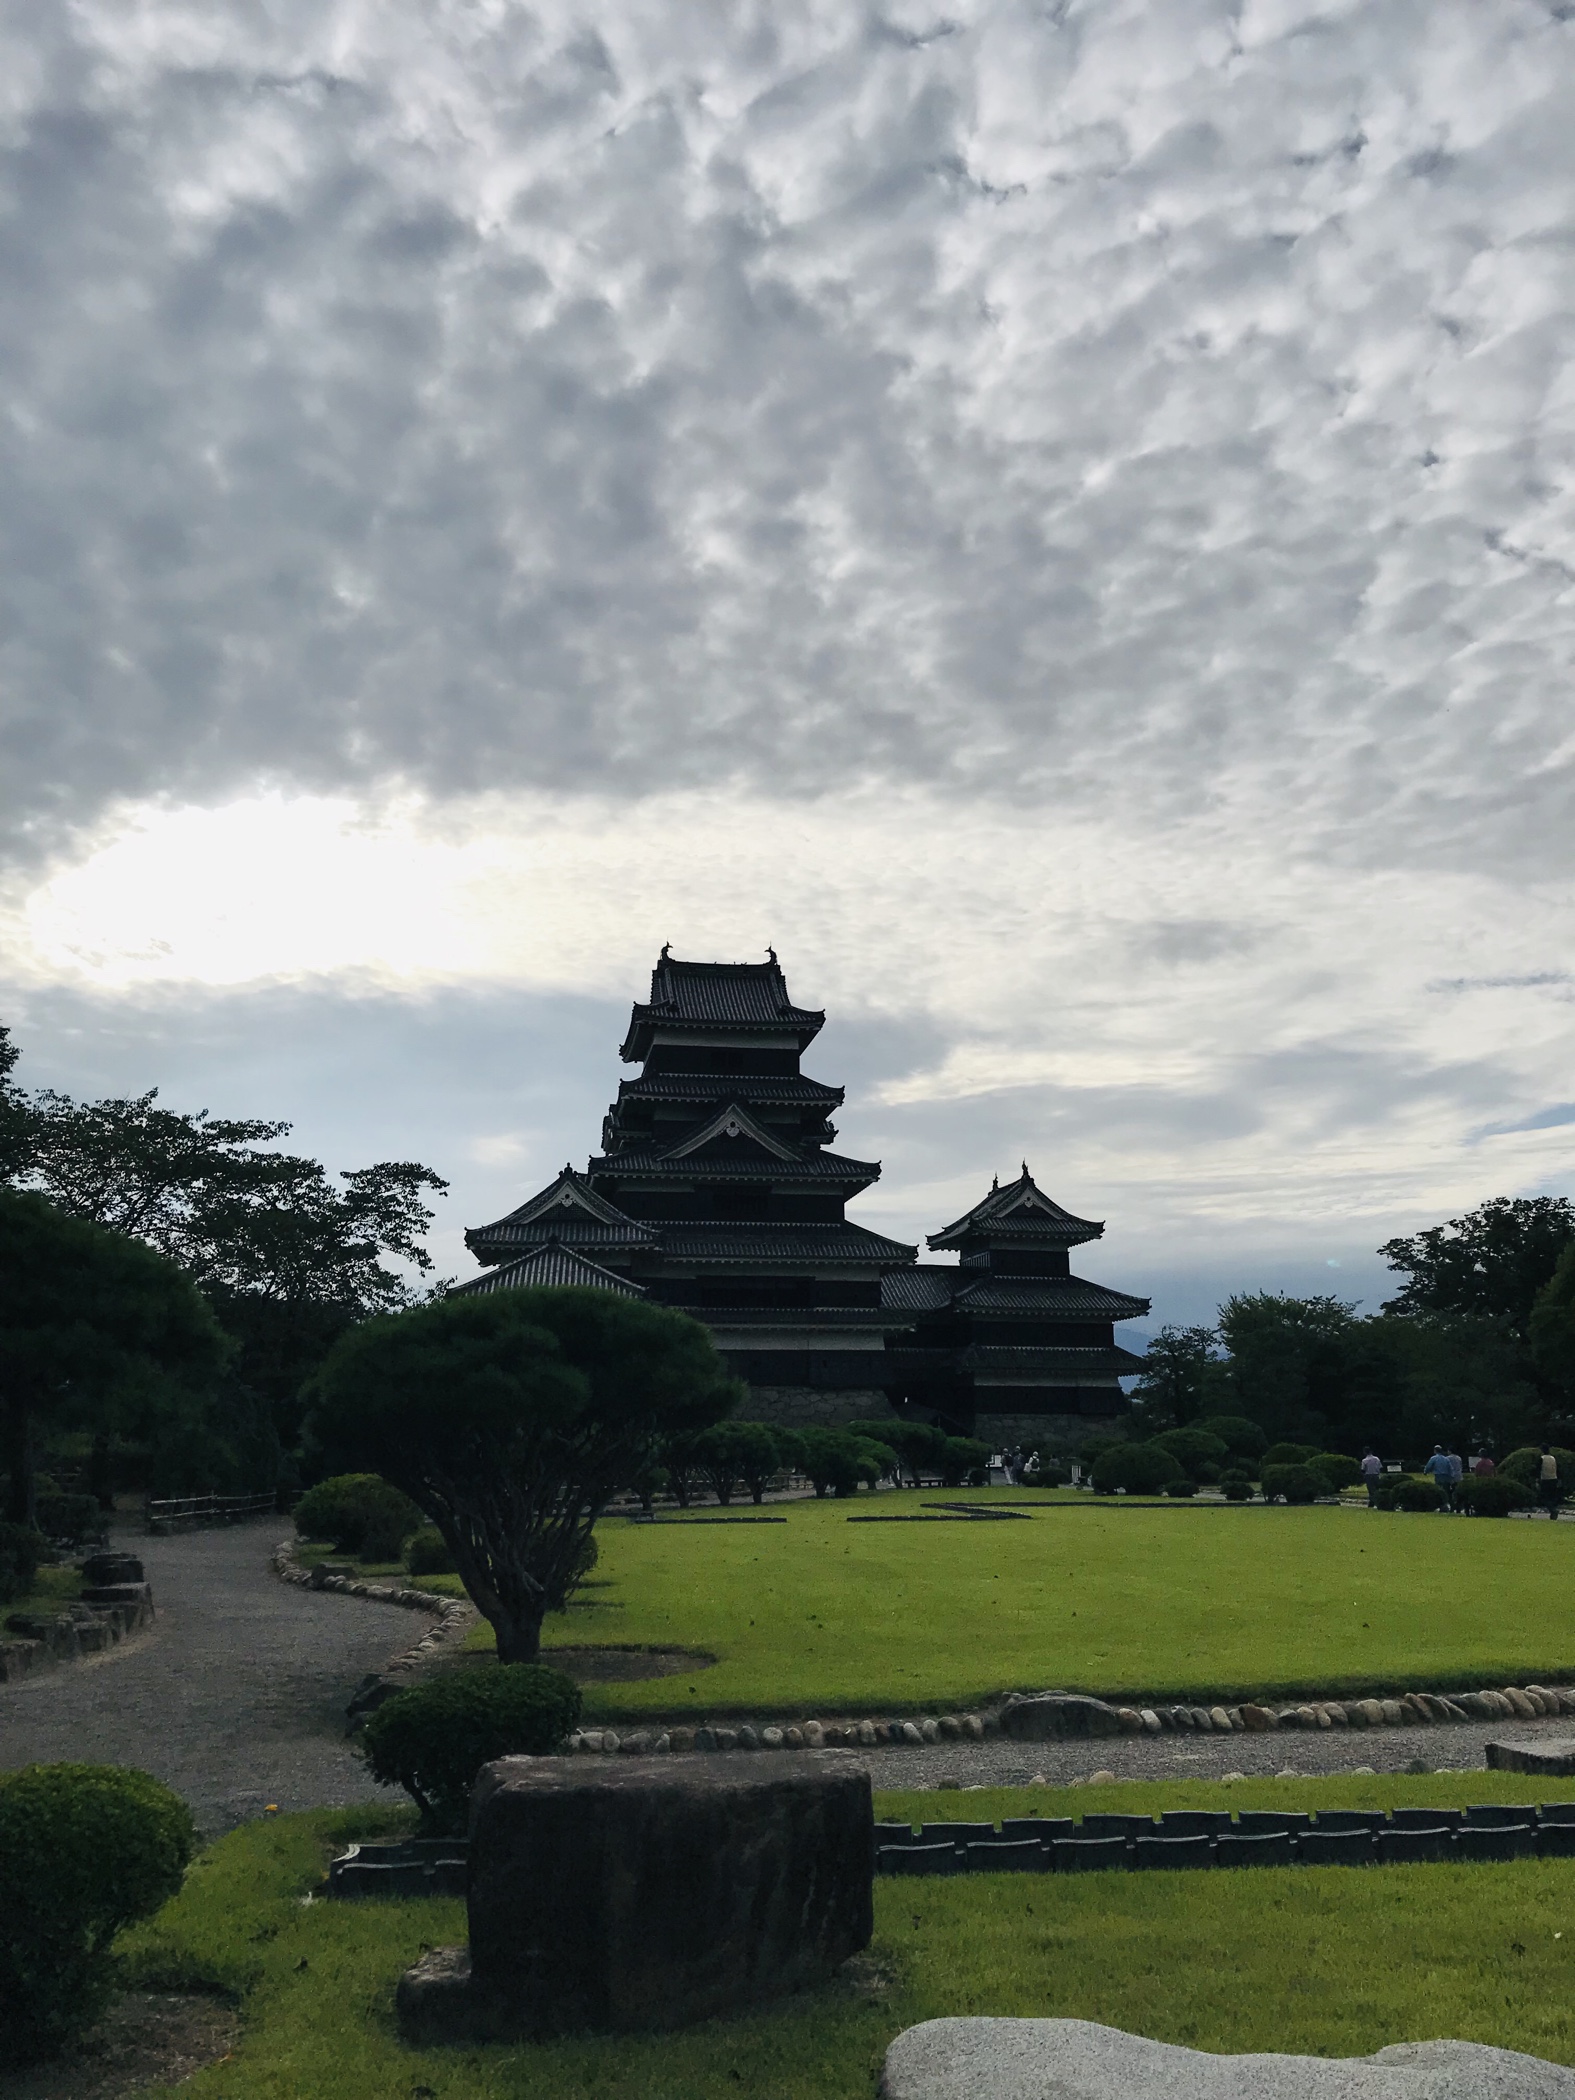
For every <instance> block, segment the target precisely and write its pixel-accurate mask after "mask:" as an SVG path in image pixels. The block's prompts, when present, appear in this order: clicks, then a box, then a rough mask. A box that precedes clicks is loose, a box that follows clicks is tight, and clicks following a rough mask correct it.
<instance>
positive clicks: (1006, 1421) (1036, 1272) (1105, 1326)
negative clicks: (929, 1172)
mask: <svg viewBox="0 0 1575 2100" xmlns="http://www.w3.org/2000/svg"><path fill="white" fill-rule="evenodd" d="M1104 1229H1105V1228H1104V1226H1103V1225H1102V1224H1096V1223H1095V1222H1094V1221H1093V1220H1092V1219H1091V1218H1076V1217H1074V1216H1073V1215H1072V1213H1071V1212H1070V1211H1069V1210H1063V1209H1062V1208H1061V1206H1060V1204H1059V1203H1055V1202H1052V1201H1051V1199H1050V1198H1049V1197H1048V1196H1047V1195H1046V1194H1045V1193H1044V1191H1043V1190H1042V1189H1040V1188H1038V1187H1037V1186H1036V1185H1035V1182H1034V1179H1033V1176H1032V1175H1031V1174H1030V1173H1029V1171H1028V1168H1027V1166H1026V1164H1025V1165H1024V1167H1023V1171H1022V1174H1021V1176H1020V1177H1019V1178H1018V1179H1017V1180H1016V1181H1014V1182H1012V1183H1010V1184H1009V1185H1008V1186H1007V1187H1006V1188H1004V1189H1003V1188H1002V1187H1000V1185H999V1184H997V1185H996V1186H995V1187H993V1188H992V1189H991V1191H990V1193H989V1195H988V1196H986V1197H985V1199H984V1201H983V1202H982V1203H977V1204H975V1206H974V1207H973V1209H972V1210H971V1211H969V1212H968V1213H967V1215H966V1216H965V1217H961V1218H959V1219H958V1220H957V1221H956V1223H955V1224H953V1225H948V1226H947V1227H946V1229H945V1231H944V1232H933V1233H931V1234H930V1235H929V1245H930V1246H931V1247H932V1248H934V1249H936V1250H937V1251H941V1250H946V1251H950V1250H953V1249H955V1250H956V1253H957V1256H958V1265H957V1267H956V1268H951V1267H945V1268H943V1267H941V1266H940V1265H939V1264H938V1263H937V1264H934V1265H931V1264H929V1263H926V1264H924V1265H923V1266H922V1267H920V1266H917V1265H916V1266H915V1267H913V1268H911V1269H907V1270H898V1271H895V1272H894V1273H893V1274H891V1275H889V1276H888V1277H887V1279H886V1294H887V1297H888V1299H889V1300H893V1301H895V1300H898V1299H901V1300H903V1301H905V1302H906V1304H907V1305H908V1306H909V1308H910V1309H911V1313H912V1317H913V1326H912V1329H911V1330H910V1332H909V1333H908V1334H907V1335H906V1336H902V1337H898V1336H895V1335H894V1336H893V1337H892V1346H891V1359H892V1377H891V1380H890V1383H889V1385H888V1391H890V1392H891V1393H892V1394H893V1396H894V1397H897V1396H900V1397H901V1399H902V1400H904V1401H906V1403H907V1404H908V1405H910V1406H914V1407H917V1408H920V1409H922V1410H923V1411H924V1412H926V1413H930V1414H934V1415H936V1416H939V1417H942V1418H944V1419H946V1420H949V1421H955V1422H966V1423H967V1424H968V1426H969V1428H970V1431H971V1433H972V1434H973V1435H975V1436H978V1437H981V1438H982V1439H984V1441H986V1442H987V1443H993V1444H1024V1445H1029V1444H1040V1445H1044V1444H1046V1443H1056V1444H1075V1443H1076V1442H1078V1441H1079V1440H1080V1439H1081V1438H1082V1437H1083V1436H1086V1435H1087V1433H1088V1430H1089V1427H1090V1426H1091V1425H1090V1423H1089V1420H1088V1418H1089V1417H1090V1416H1103V1417H1105V1418H1106V1419H1107V1420H1108V1419H1109V1418H1111V1417H1113V1416H1116V1415H1119V1414H1121V1413H1122V1412H1123V1411H1124V1409H1125V1407H1126V1400H1125V1396H1124V1395H1123V1393H1122V1390H1121V1384H1120V1381H1121V1379H1122V1378H1124V1377H1130V1376H1131V1374H1132V1373H1133V1372H1135V1371H1137V1370H1139V1369H1141V1367H1142V1360H1141V1358H1139V1357H1136V1356H1134V1355H1133V1354H1132V1353H1131V1351H1130V1350H1127V1349H1122V1348H1120V1347H1118V1346H1117V1344H1116V1339H1115V1333H1114V1325H1115V1322H1116V1321H1118V1320H1135V1319H1138V1318H1140V1317H1141V1316H1142V1315H1143V1314H1144V1313H1146V1312H1147V1311H1148V1308H1149V1301H1148V1299H1147V1298H1133V1297H1129V1296H1128V1295H1127V1293H1126V1292H1125V1291H1112V1290H1107V1289H1106V1288H1105V1286H1104V1285H1103V1284H1101V1283H1088V1282H1085V1281H1084V1279H1083V1278H1082V1277H1081V1276H1074V1275H1073V1274H1072V1264H1071V1251H1070V1250H1071V1249H1072V1248H1073V1247H1077V1246H1081V1245H1082V1244H1083V1243H1084V1242H1085V1241H1088V1240H1097V1239H1098V1238H1099V1237H1100V1236H1101V1235H1102V1234H1103V1232H1104Z"/></svg>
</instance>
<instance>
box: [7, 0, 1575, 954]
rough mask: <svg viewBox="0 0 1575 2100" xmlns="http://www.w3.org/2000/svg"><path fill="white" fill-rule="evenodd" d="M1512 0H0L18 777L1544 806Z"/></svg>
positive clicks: (1547, 774)
mask: <svg viewBox="0 0 1575 2100" xmlns="http://www.w3.org/2000/svg"><path fill="white" fill-rule="evenodd" d="M1565 13H1566V11H1565V10H1563V9H1560V8H1558V7H1553V6H1549V5H1544V4H1533V0H1503V4H1501V5H1499V6H1495V7H1491V8H1484V7H1482V6H1481V5H1480V4H1479V0H1433V4H1426V5H1424V4H1423V0H1401V4H1398V5H1397V4H1396V0H1340V4H1333V0H1329V4H1322V5H1320V4H1317V0H1302V4H1299V5H1291V4H1276V5H1274V6H1265V7H1261V8H1254V9H1250V10H1246V11H1243V10H1242V9H1241V8H1240V7H1239V6H1238V5H1235V4H1233V0H1189V4H1187V5H1184V6H1181V7H1175V8H1164V9H1159V8H1154V7H1151V6H1148V7H1138V6H1136V5H1133V4H1127V0H1088V4H1084V5H1079V6H1061V7H1056V8H1052V9H1044V8H1041V7H1036V6H1029V5H1026V4H1022V5H1014V4H1010V0H1000V4H984V0H980V4H977V5H973V6H969V7H966V8H964V9H962V10H960V11H955V12H954V14H953V15H949V16H947V17H946V18H944V19H943V18H942V16H941V15H940V14H939V13H938V12H933V11H931V10H929V9H927V8H923V7H920V6H918V5H916V4H911V0H899V4H896V5H894V6H892V7H890V8H889V9H887V10H886V11H884V12H877V11H873V10H867V9H865V8H862V7H858V6H855V5H851V4H850V5H846V6H841V7H831V8H823V9H812V8H810V7H807V6H792V5H788V6H774V7H772V8H771V9H770V10H766V11H761V10H756V9H753V8H749V7H739V8H736V9H734V10H732V11H730V12H718V11H715V10H712V11H701V12H698V13H697V12H696V11H694V10H686V9H681V8H677V7H675V6H673V5H672V4H671V0H644V4H640V0H637V4H633V5H630V4H623V5H620V6H619V7H618V8H616V9H614V8H611V7H607V6H605V5H597V4H593V0H558V4H552V5H547V6H543V7H540V8H537V9H535V10H527V9H526V8H524V7H523V6H520V5H511V4H507V0H505V4H501V5H499V6H497V7H494V8H491V9H487V10H476V9H471V8H468V7H462V6H460V5H458V4H443V0H385V4H383V5H380V6H379V7H378V8H375V9H365V8H361V7H357V6H352V5H351V4H350V0H314V4H312V5H311V6H306V5H304V4H299V5H295V6H285V7H277V8H272V9H269V10H267V11H266V12H265V11H262V10H258V9H255V8H252V7H250V6H247V5H245V4H243V0H229V4H223V0H203V4H201V5H200V6H199V5H196V4H189V0H150V4H149V5H147V6H145V7H142V8H139V9H138V10H136V11H134V12H133V13H131V14H128V13H127V12H126V11H125V10H124V9H123V8H121V7H119V6H116V5H112V4H111V0H83V4H81V5H78V6H76V7H73V8H71V9H69V10H67V9H60V8H56V9H40V8H36V7H27V6H23V5H20V4H18V5H16V6H15V7H14V8H13V9H12V10H11V12H10V14H9V16H8V17H7V18H6V20H5V21H4V24H3V26H0V37H3V40H4V41H3V46H0V67H3V70H4V76H5V78H6V79H7V82H8V93H7V99H6V105H5V110H4V113H3V116H0V182H3V184H4V190H5V198H6V208H5V215H4V218H3V221H0V285H3V286H4V291H3V293H0V364H3V369H4V373H5V385H6V401H7V414H6V416H5V418H4V421H3V424H0V594H3V595H0V628H3V633H4V637H5V639H4V642H3V646H0V793H3V795H4V798H5V814H6V817H7V820H8V822H9V825H10V829H11V835H12V837H13V839H14V840H16V841H18V842H25V841H26V840H27V839H29V838H31V839H33V840H34V841H40V840H43V841H47V840H48V839H49V838H51V837H52V836H54V835H55V831H56V828H57V827H59V826H61V825H67V824H71V823H75V822H79V821H81V820H83V819H86V818H89V817H91V816H92V815H93V814H94V813H95V811H97V810H99V809H100V808H102V807H103V805H104V804H105V803H106V802H108V801H111V800H113V799H114V798H116V797H124V796H132V797H137V796H146V795H150V794H174V795H182V796H192V797H197V798H211V797H213V796H215V795H218V794H221V793H227V792H230V791H233V790H234V789H236V788H237V787H240V786H243V785H246V784H249V783H254V782H256V781H258V780H259V779H262V780H274V781H279V782H283V783H285V784H296V785H304V786H310V787H316V788H324V787H339V786H348V787H350V788H352V789H361V788H366V787H371V786H375V785H377V784H379V783H384V782H387V781H390V780H403V781H407V782H411V783H414V784H417V785H419V786H422V787H424V788H426V789H428V790H430V791H431V792H433V793H434V794H436V795H438V796H443V795H445V794H449V793H454V792H464V791H468V790H471V789H474V788H477V787H480V786H486V787H491V788H497V787H507V786H509V785H510V784H533V785H536V786H546V787H549V788H552V787H565V786H579V785H585V784H595V785H596V786H598V787H602V788H607V787H612V788H616V789H619V790H621V791H623V792H626V793H635V792H638V791H639V790H641V789H642V788H644V787H647V786H650V785H653V784H661V785H665V786H671V785H675V784H681V783H684V782H693V781H707V780H716V779H719V778H738V779H740V780H741V781H745V782H750V783H753V784H755V785H757V786H763V787H765V788H767V789H769V790H770V791H771V792H774V793H779V794H789V795H792V794H812V793H815V792H817V791H818V790H819V789H820V788H821V787H822V786H823V785H824V784H825V783H826V782H827V780H828V779H830V778H833V777H847V776H849V775H854V776H860V777H872V778H891V779H896V778H917V779H924V780H929V781H931V782H934V783H936V784H937V785H939V786H942V787H948V786H949V787H951V788H953V789H955V790H956V791H957V792H958V793H959V794H971V793H977V792H990V793H1005V794H1011V795H1014V796H1020V797H1026V798H1030V799H1037V800H1040V801H1043V802H1044V803H1045V804H1046V806H1047V807H1051V808H1056V807H1059V808H1074V807H1079V806H1088V805H1093V804H1096V803H1097V804H1100V805H1101V806H1103V807H1107V808H1115V809H1117V810H1120V811H1122V812H1124V813H1125V814H1126V815H1127V816H1128V817H1129V819H1130V820H1131V821H1134V822H1142V823H1145V824H1163V823H1165V822H1167V821H1169V820H1171V819H1172V818H1175V817H1177V816H1180V815H1187V816H1192V815H1195V814H1196V813H1197V812H1198V811H1199V810H1200V809H1204V810H1206V809H1208V808H1209V807H1211V806H1217V807H1218V808H1219V809H1220V810H1221V811H1222V812H1230V813H1235V814H1237V815H1239V814H1240V813H1242V812H1244V811H1245V812H1249V813H1250V812H1254V811H1263V810H1268V809H1273V810H1278V811H1282V812H1284V813H1285V821H1286V822H1287V824H1290V825H1293V826H1294V827H1295V828H1297V829H1298V830H1299V831H1300V832H1301V833H1302V834H1303V835H1304V836H1306V837H1308V838H1312V839H1316V840H1317V841H1318V842H1319V850H1320V851H1322V852H1323V853H1324V854H1325V855H1327V856H1329V857H1330V858H1333V859H1335V860H1339V859H1345V860H1377V861H1384V860H1386V859H1391V858H1399V859H1404V860H1409V861H1411V862H1413V863H1420V864H1428V865H1435V866H1439V867H1441V868H1453V869H1458V868H1460V867H1463V866H1474V867H1478V868H1485V867H1495V868H1498V869H1501V870H1505V871H1513V870H1515V869H1517V868H1525V869H1542V868H1545V867H1546V865H1547V863H1548V861H1549V858H1550V856H1551V857H1557V858H1561V857H1562V856H1563V855H1564V854H1565V853H1566V852H1567V846H1566V841H1567V839H1568V838H1569V836H1571V835H1572V833H1571V829H1570V825H1571V817H1572V814H1575V813H1572V811H1571V809H1570V780H1571V770H1572V763H1575V750H1572V747H1571V745H1570V730H1569V714H1568V700H1567V682H1568V670H1567V667H1568V664H1569V661H1570V655H1571V645H1572V641H1575V600H1572V599H1571V597H1570V593H1569V590H1568V584H1569V577H1570V574H1571V572H1572V569H1575V537H1572V529H1571V528H1572V502H1575V497H1572V494H1571V481H1570V462H1571V458H1572V453H1575V397H1572V395H1571V392H1570V388H1569V383H1568V378H1567V361H1568V345H1569V343H1570V340H1571V333H1572V327H1575V304H1572V302H1575V294H1572V292H1571V289H1570V287H1571V283H1572V277H1571V272H1570V267H1569V265H1570V256H1571V223H1572V202H1575V137H1572V134H1571V130H1570V127H1569V124H1568V121H1567V103H1568V97H1569V92H1570V87H1571V83H1572V73H1575V63H1572V53H1575V22H1571V21H1567V20H1565V19H1563V16H1564V14H1565ZM1172 959H1173V960H1177V961H1179V960H1182V959H1184V957H1183V954H1182V952H1181V950H1177V952H1176V953H1175V955H1174V956H1173V957H1172Z"/></svg>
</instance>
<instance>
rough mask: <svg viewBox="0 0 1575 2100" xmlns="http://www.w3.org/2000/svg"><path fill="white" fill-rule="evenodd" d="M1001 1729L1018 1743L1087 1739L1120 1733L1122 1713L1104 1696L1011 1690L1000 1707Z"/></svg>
mask: <svg viewBox="0 0 1575 2100" xmlns="http://www.w3.org/2000/svg"><path fill="white" fill-rule="evenodd" d="M1001 1733H1002V1734H1003V1735H1007V1736H1010V1737H1011V1738H1012V1740H1013V1741H1014V1742H1019V1743H1048V1742H1065V1741H1068V1740H1071V1741H1081V1742H1086V1741H1088V1740H1089V1739H1090V1738H1091V1737H1094V1736H1106V1735H1120V1733H1121V1716H1120V1714H1119V1713H1118V1711H1117V1710H1116V1708H1115V1707H1113V1706H1107V1705H1106V1704H1105V1702H1104V1700H1103V1699H1090V1698H1087V1697H1085V1696H1084V1695H1083V1694H1082V1693H1081V1692H1041V1693H1040V1694H1039V1695H1038V1696H1037V1697H1036V1698H1024V1697H1023V1696H1022V1695H1021V1694H1017V1693H1014V1694H1013V1696H1012V1697H1011V1698H1010V1699H1008V1700H1007V1702H1006V1704H1005V1705H1004V1706H1003V1707H1002V1708H1001Z"/></svg>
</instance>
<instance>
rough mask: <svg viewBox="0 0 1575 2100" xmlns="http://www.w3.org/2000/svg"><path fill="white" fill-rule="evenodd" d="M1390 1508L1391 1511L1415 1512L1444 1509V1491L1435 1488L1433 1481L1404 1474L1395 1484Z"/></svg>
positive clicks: (1390, 1499)
mask: <svg viewBox="0 0 1575 2100" xmlns="http://www.w3.org/2000/svg"><path fill="white" fill-rule="evenodd" d="M1388 1506H1389V1508H1391V1509H1408V1510H1411V1511H1413V1512H1420V1511H1423V1510H1430V1509H1434V1510H1436V1509H1442V1508H1443V1506H1444V1491H1443V1489H1442V1488H1440V1487H1435V1486H1434V1484H1433V1482H1432V1481H1431V1480H1422V1479H1420V1478H1418V1477H1417V1476H1416V1475H1415V1474H1412V1473H1403V1474H1402V1475H1401V1476H1400V1478H1399V1480H1397V1481H1396V1482H1395V1486H1394V1492H1393V1494H1392V1496H1391V1497H1390V1498H1389V1504H1388Z"/></svg>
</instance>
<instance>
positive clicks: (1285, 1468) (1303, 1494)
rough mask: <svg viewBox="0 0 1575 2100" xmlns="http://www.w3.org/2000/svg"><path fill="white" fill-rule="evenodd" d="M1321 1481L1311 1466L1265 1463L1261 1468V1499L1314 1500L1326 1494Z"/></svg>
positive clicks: (1272, 1500) (1300, 1501)
mask: <svg viewBox="0 0 1575 2100" xmlns="http://www.w3.org/2000/svg"><path fill="white" fill-rule="evenodd" d="M1327 1493H1328V1490H1327V1488H1325V1486H1324V1484H1323V1482H1322V1481H1321V1480H1320V1479H1319V1477H1318V1475H1317V1474H1316V1473H1315V1472H1314V1471H1313V1469H1312V1467H1311V1466H1303V1465H1294V1466H1290V1465H1276V1466H1269V1465H1266V1466H1265V1467H1264V1469H1263V1499H1264V1501H1265V1502H1277V1501H1279V1500H1280V1499H1281V1498H1282V1497H1283V1498H1284V1500H1285V1501H1287V1502H1293V1503H1307V1502H1316V1501H1317V1499H1318V1497H1319V1496H1320V1495H1323V1494H1327Z"/></svg>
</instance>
